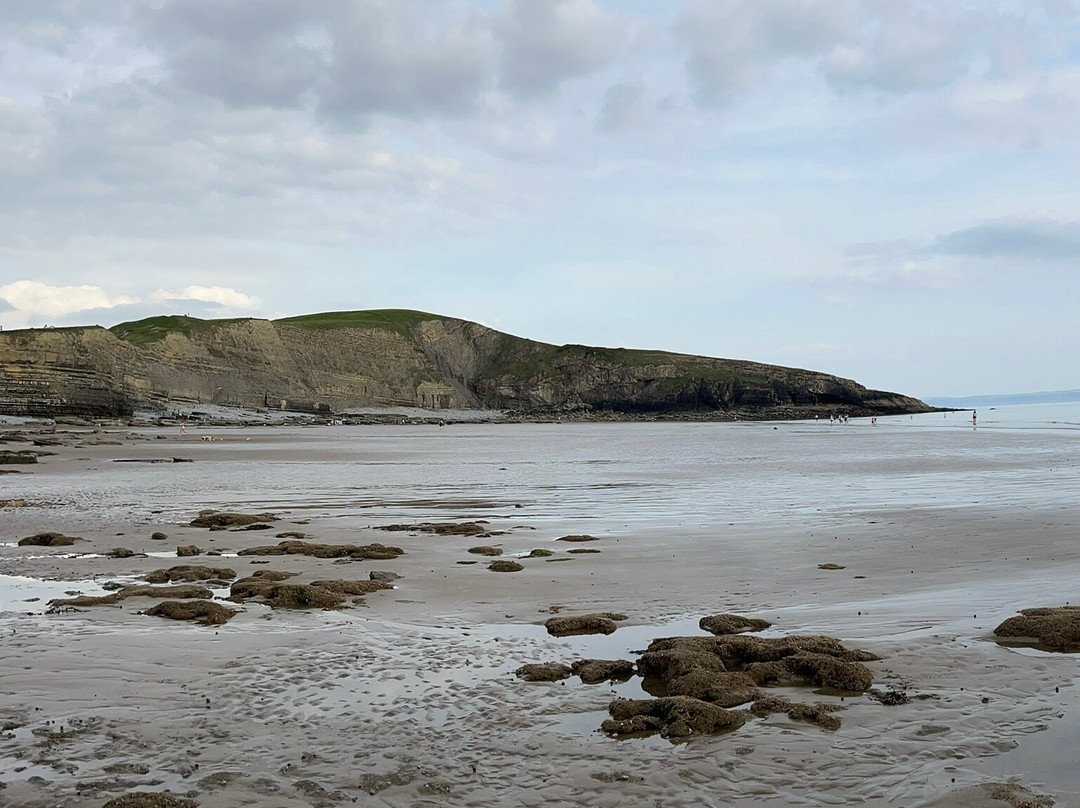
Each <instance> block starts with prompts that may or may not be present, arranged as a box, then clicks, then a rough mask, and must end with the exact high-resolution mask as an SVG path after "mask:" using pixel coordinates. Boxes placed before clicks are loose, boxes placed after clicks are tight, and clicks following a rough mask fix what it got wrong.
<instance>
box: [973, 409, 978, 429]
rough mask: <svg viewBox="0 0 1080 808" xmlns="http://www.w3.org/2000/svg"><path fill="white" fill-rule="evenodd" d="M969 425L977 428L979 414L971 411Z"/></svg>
mask: <svg viewBox="0 0 1080 808" xmlns="http://www.w3.org/2000/svg"><path fill="white" fill-rule="evenodd" d="M971 425H972V426H978V425H979V413H977V412H975V410H972V411H971Z"/></svg>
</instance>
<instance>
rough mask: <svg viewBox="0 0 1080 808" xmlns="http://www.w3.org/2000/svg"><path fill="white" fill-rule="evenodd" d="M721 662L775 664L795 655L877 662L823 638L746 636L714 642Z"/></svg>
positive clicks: (869, 655) (835, 640)
mask: <svg viewBox="0 0 1080 808" xmlns="http://www.w3.org/2000/svg"><path fill="white" fill-rule="evenodd" d="M717 641H718V642H719V643H720V653H721V655H722V656H723V657H724V659H725V661H727V660H729V659H730V660H735V661H737V662H739V663H741V664H746V663H749V662H775V661H777V660H780V659H784V658H785V657H789V656H793V655H795V654H824V655H826V656H832V657H836V658H838V659H848V660H851V661H854V662H872V661H874V660H877V659H879V657H878V656H877V655H876V654H872V653H870V652H869V651H860V650H853V649H848V648H845V647H844V645H843V643H841V642H840V641H839V640H837V639H835V638H833V637H826V636H823V635H816V634H812V635H792V636H790V637H774V638H764V637H750V636H746V635H737V636H724V637H722V638H719V639H718V640H717Z"/></svg>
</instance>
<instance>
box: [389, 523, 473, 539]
mask: <svg viewBox="0 0 1080 808" xmlns="http://www.w3.org/2000/svg"><path fill="white" fill-rule="evenodd" d="M378 529H379V530H389V531H398V532H400V531H409V532H410V533H434V534H435V535H437V536H479V535H480V534H481V533H487V532H488V528H487V525H486V524H485V523H483V522H421V523H419V524H414V525H401V524H399V525H381V526H379V528H378Z"/></svg>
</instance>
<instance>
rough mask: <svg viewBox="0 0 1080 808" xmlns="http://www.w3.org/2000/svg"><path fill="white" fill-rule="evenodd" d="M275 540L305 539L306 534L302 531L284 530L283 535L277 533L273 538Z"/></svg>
mask: <svg viewBox="0 0 1080 808" xmlns="http://www.w3.org/2000/svg"><path fill="white" fill-rule="evenodd" d="M274 538H275V539H306V538H307V533H305V532H304V531H302V530H286V531H285V532H284V533H278V534H277V535H275V536H274Z"/></svg>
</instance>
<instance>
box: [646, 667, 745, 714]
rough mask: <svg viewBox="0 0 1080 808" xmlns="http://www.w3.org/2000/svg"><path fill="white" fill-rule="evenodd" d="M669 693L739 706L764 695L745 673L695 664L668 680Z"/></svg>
mask: <svg viewBox="0 0 1080 808" xmlns="http://www.w3.org/2000/svg"><path fill="white" fill-rule="evenodd" d="M667 692H668V695H669V696H692V697H693V698H695V699H701V700H702V701H707V702H710V703H711V704H716V705H718V706H720V707H738V706H739V705H740V704H746V703H747V702H750V701H754V699H756V698H758V697H759V696H760V695H761V691H760V690H758V689H757V684H756V682H754V680H753V679H752V678H751V677H750V676H748V675H747V674H745V673H741V672H737V673H732V672H723V671H715V670H703V669H701V668H696V669H694V670H691V671H690V672H689V673H685V674H683V675H682V676H678V677H676V678H674V679H671V680H670V681H669V682H668V683H667Z"/></svg>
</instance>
